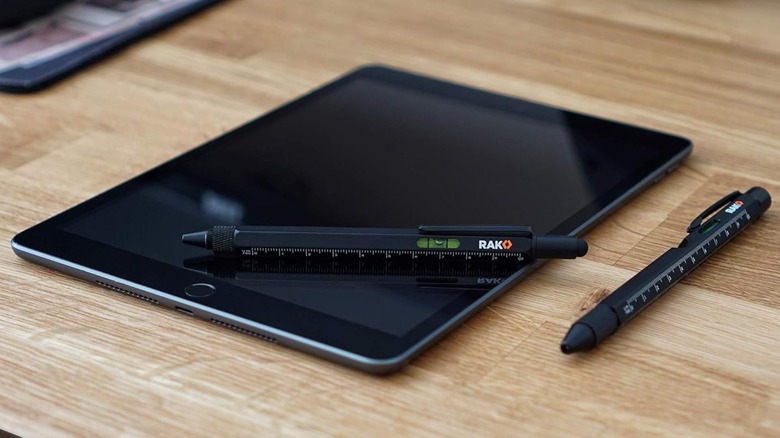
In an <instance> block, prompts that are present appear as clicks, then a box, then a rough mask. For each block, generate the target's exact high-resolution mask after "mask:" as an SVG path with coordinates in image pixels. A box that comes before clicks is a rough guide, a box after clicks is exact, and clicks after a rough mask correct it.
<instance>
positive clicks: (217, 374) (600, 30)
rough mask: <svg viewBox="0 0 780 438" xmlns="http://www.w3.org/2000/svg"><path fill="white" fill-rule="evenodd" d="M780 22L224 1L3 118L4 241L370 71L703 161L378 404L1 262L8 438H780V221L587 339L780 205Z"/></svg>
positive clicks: (412, 4)
mask: <svg viewBox="0 0 780 438" xmlns="http://www.w3.org/2000/svg"><path fill="white" fill-rule="evenodd" d="M777 23H780V3H778V2H775V1H772V0H739V1H737V0H735V1H714V2H701V1H693V0H690V1H677V0H659V1H653V2H646V1H641V0H627V1H622V2H612V1H607V0H594V1H589V2H580V1H574V0H553V1H540V0H507V1H498V0H490V1H483V2H478V3H477V2H469V1H465V0H461V1H443V0H430V1H425V2H420V1H411V0H395V1H365V2H352V1H347V0H342V1H326V2H318V1H313V0H310V1H300V2H289V1H281V0H275V1H274V0H271V1H263V2H260V1H252V0H233V1H227V2H225V3H223V4H221V5H219V6H217V7H215V8H213V9H211V10H209V11H207V12H205V13H203V14H201V15H199V16H197V17H195V18H193V19H190V20H188V21H186V22H184V23H182V24H181V25H179V26H176V27H174V28H171V29H170V30H167V31H164V32H162V33H160V34H158V35H156V36H154V37H153V38H150V39H147V40H145V41H142V42H140V43H139V44H136V45H134V46H132V47H130V48H128V49H127V50H124V51H122V52H121V53H119V54H117V55H116V56H113V57H111V58H109V59H107V60H106V61H104V62H101V63H99V64H97V65H95V66H93V67H91V68H89V69H88V70H86V71H84V72H83V73H80V74H78V75H76V76H73V77H72V78H70V79H68V80H67V81H65V82H63V83H61V84H59V85H57V86H55V87H53V88H51V89H48V90H46V91H44V92H41V93H38V94H35V95H30V96H11V95H4V96H0V133H2V135H0V182H2V187H3V190H2V192H0V239H2V240H4V241H6V242H8V241H9V240H10V238H11V237H12V236H13V235H14V234H15V233H17V232H19V231H21V230H23V229H25V228H27V227H29V226H31V225H33V224H35V223H37V222H39V221H41V220H44V219H46V218H47V217H50V216H51V215H54V214H56V213H58V212H60V211H62V210H64V209H66V208H68V207H70V206H72V205H74V204H76V203H78V202H80V201H82V200H84V199H87V198H89V197H91V196H94V195H95V194H97V193H100V192H101V191H103V190H105V189H108V188H110V187H112V186H114V185H116V184H118V183H120V182H122V181H124V180H126V179H128V178H130V177H132V176H134V175H136V174H138V173H140V172H142V171H144V170H146V169H148V168H150V167H152V166H154V165H156V164H159V163H160V162H162V161H164V160H167V159H169V158H171V157H174V156H176V155H178V154H180V153H182V152H184V151H186V150H189V149H190V148H192V147H194V146H196V145H198V144H200V143H202V142H204V141H206V140H208V139H210V138H212V137H214V136H216V135H219V134H220V133H222V132H225V131H227V130H229V129H231V128H232V127H234V126H236V125H238V124H240V123H243V122H244V121H246V120H248V119H250V118H253V117H256V116H257V115H258V114H261V113H263V112H265V111H268V110H270V109H272V108H273V107H275V106H277V105H280V104H282V103H284V102H285V101H288V100H290V99H293V98H295V97H296V96H298V95H300V94H302V93H304V92H306V91H307V90H310V89H312V88H315V87H317V86H318V85H319V84H321V83H323V82H325V81H328V80H330V79H331V78H333V77H335V76H337V75H339V74H341V73H344V72H346V71H348V70H350V69H352V68H355V67H356V66H359V65H361V64H366V63H377V62H380V63H385V64H389V65H395V66H398V67H402V68H406V69H411V70H415V71H418V72H422V73H425V74H429V75H433V76H438V77H442V78H445V79H449V80H452V81H456V82H461V83H466V84H470V85H473V86H476V87H481V88H485V89H489V90H494V91H498V92H501V93H506V94H510V95H515V96H520V97H524V98H527V99H531V100H535V101H539V102H544V103H548V104H552V105H556V106H560V107H565V108H570V109H574V110H578V111H582V112H586V113H592V114H596V115H599V116H602V117H607V118H612V119H617V120H620V121H624V122H628V123H633V124H639V125H645V126H649V127H651V128H656V129H660V130H665V131H671V132H674V133H677V134H680V135H683V136H686V137H689V138H691V139H692V140H693V141H694V143H695V150H694V153H693V155H692V156H691V157H690V159H689V160H687V161H686V163H685V164H684V165H683V166H682V167H681V168H680V169H679V170H678V171H677V172H675V173H674V174H672V175H670V176H669V177H667V178H666V179H665V180H663V181H662V182H660V183H658V184H656V185H655V186H653V187H652V188H650V189H649V190H647V191H646V192H645V193H643V194H641V195H640V196H639V197H638V198H636V200H634V201H632V202H631V203H630V204H629V205H627V206H626V207H625V208H623V209H621V210H620V211H619V212H617V213H616V214H614V215H612V216H611V217H610V218H609V219H608V220H606V221H605V222H604V223H603V224H601V225H600V226H598V227H597V228H596V229H594V230H593V231H592V232H591V233H589V235H588V236H587V238H588V240H589V242H590V244H591V248H592V250H591V252H590V254H588V256H587V257H585V258H584V259H581V260H578V261H576V262H551V263H548V264H546V265H545V266H543V267H542V268H541V269H540V270H538V271H537V272H536V273H535V274H534V275H532V276H531V277H530V278H528V279H527V281H524V282H522V283H521V284H520V285H519V286H517V287H516V288H515V289H514V290H512V291H511V292H509V293H507V294H506V295H505V296H504V297H502V299H500V300H499V301H497V302H496V303H495V304H493V305H491V306H490V307H489V308H488V309H486V310H485V311H483V312H481V313H480V314H479V315H477V316H476V317H474V318H473V319H471V320H470V321H468V322H467V323H466V324H465V325H464V326H463V327H461V328H459V329H458V330H456V331H455V332H454V333H452V334H451V335H450V336H449V337H448V338H446V339H445V340H443V341H442V342H440V343H439V344H438V345H436V346H435V347H433V348H432V349H431V350H429V351H428V352H427V353H425V354H424V355H423V356H422V357H420V358H419V359H418V360H416V361H415V362H413V363H412V364H411V365H410V366H408V367H407V368H406V369H404V370H403V371H402V372H400V373H398V374H396V375H393V376H389V377H385V378H378V377H373V376H370V375H366V374H362V373H360V372H356V371H352V370H349V369H346V368H343V367H340V366H338V365H334V364H331V363H329V362H326V361H323V360H319V359H316V358H313V357H311V356H308V355H305V354H302V353H298V352H295V351H293V350H289V349H286V348H283V347H278V346H274V345H271V344H266V343H263V342H260V341H258V340H256V339H253V338H250V337H248V336H243V335H240V334H237V333H233V332H230V331H228V330H224V329H220V328H218V327H215V326H213V325H210V324H208V323H206V322H201V321H197V320H194V319H192V318H189V319H187V318H188V317H186V316H183V315H179V314H176V313H173V312H170V311H167V310H164V309H161V308H158V307H155V306H153V305H150V304H147V303H144V302H142V301H140V300H136V299H133V298H130V297H125V296H122V295H119V294H116V293H113V292H111V291H108V290H105V289H101V288H99V287H97V286H94V285H90V284H87V283H85V282H81V281H78V280H75V279H72V278H70V277H68V276H66V275H62V274H59V273H56V272H53V271H51V270H47V269H44V268H41V267H38V266H36V265H33V264H30V263H27V262H24V261H22V260H20V259H19V258H17V257H16V256H14V255H13V253H12V252H11V250H10V248H9V246H8V245H7V244H6V245H3V246H2V248H0V297H2V306H0V333H2V335H0V429H4V430H7V431H9V432H12V433H15V434H17V435H21V436H31V437H32V436H68V435H70V436H85V435H88V436H117V435H126V436H141V435H157V436H162V435H166V434H173V433H179V434H181V433H187V434H196V435H204V436H224V435H230V436H257V435H294V436H299V435H303V436H332V435H339V436H345V435H346V436H358V435H359V436H366V435H368V436H372V435H399V434H400V435H415V436H442V435H446V436H466V435H481V436H484V435H498V436H518V435H519V436H528V435H548V436H571V435H575V436H600V437H609V436H638V435H665V436H702V437H710V436H715V435H730V436H751V437H752V436H767V437H769V436H778V435H780V367H779V366H778V364H780V261H779V260H780V257H778V256H780V251H779V250H778V248H780V231H778V230H779V229H780V213H778V211H780V210H778V207H777V206H775V207H774V208H773V209H770V210H769V211H768V212H767V213H766V214H765V216H764V217H762V218H761V219H760V220H759V222H758V223H756V224H755V226H753V227H751V228H750V229H748V230H746V231H745V232H744V233H743V234H742V235H740V236H739V237H738V238H736V239H735V240H734V241H733V243H731V244H730V245H729V246H728V247H727V248H725V249H724V250H723V251H721V252H719V253H718V254H717V255H716V256H714V257H713V258H712V259H711V260H710V261H709V262H708V263H707V264H706V265H705V266H703V267H702V268H701V269H699V270H697V271H696V272H695V273H693V274H692V275H690V276H689V277H687V278H686V279H685V280H684V281H683V282H682V283H681V284H680V285H678V286H677V287H675V289H674V290H673V291H672V292H671V293H669V294H668V295H666V296H664V298H663V299H661V300H659V302H657V303H656V304H654V305H653V307H652V308H651V309H650V310H648V311H647V312H644V313H643V314H642V315H640V316H639V317H637V318H636V320H635V321H633V322H632V326H631V327H630V329H627V330H624V331H622V332H621V333H620V334H619V335H617V336H615V337H613V338H612V339H610V340H609V341H608V342H606V343H605V344H603V345H602V346H600V347H599V348H598V349H597V351H595V352H594V353H593V354H588V355H579V356H574V357H569V356H564V355H562V354H561V353H560V352H559V351H558V343H559V342H560V339H561V337H562V336H563V335H564V333H565V332H566V330H567V328H568V326H569V324H570V323H571V322H572V321H573V320H574V319H576V318H577V316H578V315H579V314H580V313H581V312H582V309H583V308H586V307H587V306H589V305H592V303H593V302H594V300H596V299H598V297H599V296H600V295H601V294H603V293H604V291H609V290H614V289H615V288H616V287H618V286H619V285H620V284H621V283H622V282H624V281H625V280H627V279H628V278H630V277H631V276H632V275H633V274H634V273H635V272H636V271H638V270H639V269H641V268H642V267H643V266H644V265H645V264H647V263H648V262H649V261H651V260H652V259H654V258H655V257H656V256H657V255H659V254H660V253H662V252H663V251H664V250H665V249H666V248H668V247H669V246H670V245H675V244H677V243H678V242H679V240H680V239H681V238H682V233H683V230H684V227H685V226H686V225H687V221H688V220H690V218H692V217H693V216H695V215H696V214H697V213H698V212H699V211H700V210H701V209H702V208H703V207H705V206H707V205H708V204H709V203H710V202H712V200H714V199H717V198H719V197H720V196H722V195H723V194H724V193H726V192H729V191H731V190H734V189H741V190H745V189H747V188H748V187H750V186H752V185H762V186H764V187H766V188H767V189H768V190H769V191H770V192H771V193H773V194H775V196H780V123H778V122H777V114H780V87H779V86H778V85H780V33H778V32H777V29H778V27H777Z"/></svg>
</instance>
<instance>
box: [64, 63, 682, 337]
mask: <svg viewBox="0 0 780 438" xmlns="http://www.w3.org/2000/svg"><path fill="white" fill-rule="evenodd" d="M670 139H671V140H670ZM687 147H688V142H687V141H685V140H683V139H678V138H675V137H670V136H666V135H664V134H659V133H655V132H651V131H646V130H641V129H638V128H633V127H628V126H625V125H620V124H616V123H612V122H606V121H603V120H597V119H594V118H590V117H587V116H583V115H578V114H573V113H570V112H566V111H563V110H558V109H555V108H549V107H545V106H540V105H535V104H531V103H528V102H524V101H519V100H516V99H510V98H506V97H502V96H497V95H493V94H489V93H485V92H481V91H476V90H472V89H467V88H464V87H457V86H454V85H450V84H445V83H441V82H438V81H433V80H428V79H422V78H419V77H416V76H412V75H407V74H402V73H398V72H393V71H389V70H384V69H373V70H372V69H369V73H364V74H354V75H350V76H347V77H346V78H343V79H341V80H339V81H337V82H335V83H333V84H331V85H329V86H327V87H325V88H323V89H320V90H318V91H317V92H315V93H313V94H311V95H309V96H307V97H305V98H303V99H300V100H298V101H296V102H294V103H293V104H291V105H288V106H285V107H283V108H281V109H280V110H277V111H274V112H273V113H271V114H269V115H268V116H266V117H263V118H260V119H258V120H256V121H254V122H252V123H249V124H247V125H245V126H243V127H241V128H239V129H237V130H235V131H233V132H231V133H228V134H226V135H225V136H223V137H221V138H218V139H216V140H214V141H212V142H210V143H209V144H207V145H205V146H203V147H201V148H198V149H196V150H195V151H193V152H191V153H189V154H186V155H184V156H182V157H180V158H178V159H175V160H173V161H171V162H169V163H167V164H165V165H163V166H161V167H159V168H157V169H154V170H152V171H150V172H148V173H146V174H144V175H142V176H141V177H139V178H137V179H135V180H133V181H131V182H130V183H129V184H126V185H124V186H121V187H120V188H119V189H117V190H113V191H111V192H109V193H107V194H104V195H102V196H101V197H100V198H98V202H92V204H90V203H87V204H86V207H84V206H82V207H81V209H80V210H79V211H78V213H77V214H73V215H70V216H69V217H68V218H67V220H66V221H63V222H62V223H60V224H59V228H60V229H62V230H64V231H67V232H68V233H73V234H75V235H77V236H80V237H83V238H87V239H90V240H92V241H96V242H99V243H102V244H106V245H110V246H111V247H114V248H118V249H121V250H123V251H127V252H130V253H133V254H136V255H138V256H142V257H144V258H150V259H154V260H156V261H159V262H162V263H165V264H167V265H170V266H174V267H177V268H181V267H186V265H187V261H188V260H195V259H197V258H198V257H203V256H205V255H207V254H208V253H207V252H206V251H205V250H201V249H198V248H194V247H190V246H185V245H183V244H182V243H181V235H182V234H183V233H187V232H193V231H199V230H203V229H207V228H210V227H212V226H214V225H234V224H248V225H293V226H296V225H301V226H329V227H383V228H384V227H389V228H416V227H417V226H418V225H420V224H436V225H447V224H452V225H477V224H516V225H521V224H522V225H530V226H532V227H533V229H534V231H535V232H538V233H561V234H568V233H572V232H574V231H576V230H577V229H578V227H580V226H582V225H583V224H584V223H585V222H587V221H588V220H590V219H592V218H593V216H594V215H595V214H596V213H597V212H599V211H601V210H602V209H603V208H604V207H605V206H607V205H608V204H610V203H611V202H613V201H614V200H615V199H617V198H618V197H619V196H621V195H622V194H623V193H625V192H626V191H627V190H629V189H630V188H632V187H634V186H636V185H637V184H638V183H639V182H640V181H641V180H642V179H643V178H646V177H647V176H648V175H649V174H650V173H651V172H652V171H653V170H655V169H657V168H659V167H660V166H662V165H663V164H664V163H667V162H669V161H670V160H671V159H672V158H674V157H675V156H677V155H679V154H680V153H681V151H683V150H684V149H685V148H687ZM276 274H278V273H276ZM276 274H269V275H266V276H263V275H262V274H257V273H255V274H254V275H253V276H251V278H245V277H243V278H242V276H240V275H235V276H230V278H229V281H231V282H233V283H234V284H236V285H239V286H240V287H242V288H244V289H247V290H251V291H253V293H256V294H259V295H263V296H266V297H271V298H274V299H276V300H281V301H284V302H286V303H289V304H292V305H295V306H300V307H302V308H306V309H308V310H310V311H312V312H316V313H317V314H321V315H327V316H329V317H332V318H336V319H338V320H343V321H347V322H349V323H352V324H355V325H356V326H361V327H366V328H369V329H371V330H377V331H380V332H382V333H385V334H388V335H391V336H396V337H403V336H406V335H408V334H409V333H412V332H413V331H414V330H415V329H416V328H420V327H421V325H423V324H424V323H426V321H428V322H430V321H431V318H432V317H434V316H436V315H439V316H438V317H439V318H440V320H442V321H443V320H446V317H447V315H449V316H452V315H454V314H457V313H458V311H459V309H460V310H462V308H464V307H465V306H467V305H468V304H469V303H470V302H473V301H474V300H476V299H478V298H479V297H480V296H482V295H484V294H485V293H487V292H488V291H489V290H490V289H491V288H492V287H493V285H492V284H490V283H486V284H479V283H478V282H476V281H475V282H473V284H472V283H469V284H468V285H467V287H458V288H447V287H446V286H441V285H440V286H438V287H426V288H421V287H419V285H418V284H415V283H414V282H412V283H404V282H387V281H383V280H382V278H379V277H376V278H375V277H370V276H369V277H366V278H363V279H356V278H351V279H344V278H343V277H337V276H334V277H332V278H329V277H327V276H324V277H323V276H319V277H317V280H318V281H307V280H306V279H305V278H304V279H302V278H299V277H290V278H283V279H281V278H279V277H278V275H276ZM202 275H203V276H204V278H209V276H212V275H213V273H211V274H210V273H207V272H203V273H202ZM274 275H276V276H274ZM223 280H224V278H223ZM443 309H449V310H447V314H446V315H443V316H442V315H441V312H443Z"/></svg>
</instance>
